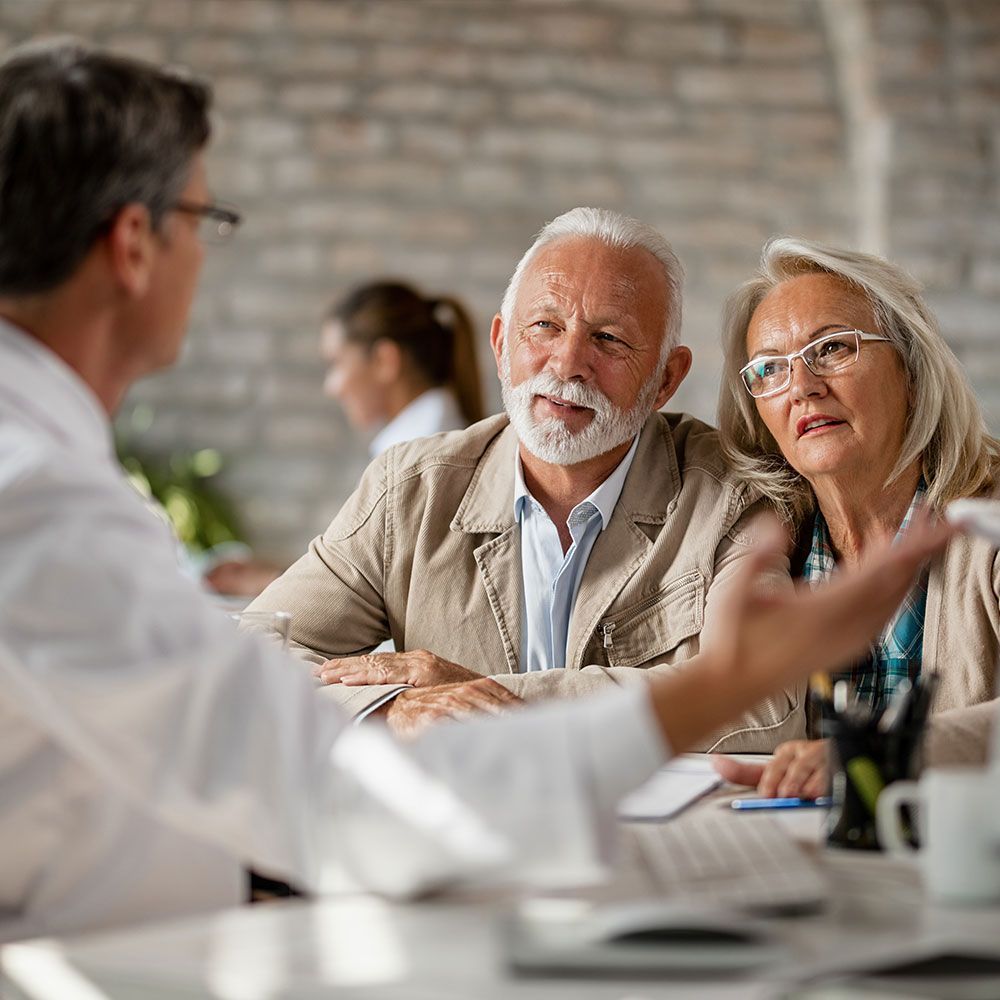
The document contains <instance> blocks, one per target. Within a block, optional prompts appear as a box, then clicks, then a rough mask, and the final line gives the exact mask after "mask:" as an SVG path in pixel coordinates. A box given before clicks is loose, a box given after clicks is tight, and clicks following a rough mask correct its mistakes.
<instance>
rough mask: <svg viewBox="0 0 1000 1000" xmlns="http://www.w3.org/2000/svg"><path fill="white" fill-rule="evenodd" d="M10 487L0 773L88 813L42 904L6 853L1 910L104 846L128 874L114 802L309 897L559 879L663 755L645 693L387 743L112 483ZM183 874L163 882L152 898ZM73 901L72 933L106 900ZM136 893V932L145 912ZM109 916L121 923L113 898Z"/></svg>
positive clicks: (69, 882) (64, 891) (125, 831)
mask: <svg viewBox="0 0 1000 1000" xmlns="http://www.w3.org/2000/svg"><path fill="white" fill-rule="evenodd" d="M50 471H51V470H50ZM23 485H24V486H25V487H26V488H25V489H24V490H23V491H22V492H21V493H20V494H19V493H18V491H17V490H16V489H15V490H12V491H8V493H7V494H6V496H5V497H4V515H5V523H6V524H7V525H8V528H7V529H5V530H4V531H2V532H0V637H2V640H3V644H4V647H5V650H4V651H3V655H2V656H0V675H2V678H3V679H2V682H0V724H2V725H3V726H4V735H5V739H6V743H5V747H6V749H4V750H3V751H2V752H3V755H4V756H3V759H0V765H3V766H7V765H11V766H14V765H16V767H17V768H20V770H19V771H18V773H17V775H16V777H17V779H18V780H19V781H23V782H26V783H27V784H28V786H29V787H31V786H37V789H38V794H39V795H48V796H49V802H48V803H47V804H46V805H45V809H50V810H51V809H55V813H54V814H55V815H57V816H58V815H59V810H60V809H63V810H65V809H66V808H68V805H67V803H69V802H70V801H72V802H74V803H76V804H77V805H78V804H79V803H80V802H85V803H86V806H87V808H86V809H85V810H83V811H82V812H77V813H75V814H74V816H75V817H76V819H74V823H78V822H79V817H80V816H84V817H89V821H90V822H91V823H92V824H93V827H92V828H90V827H84V826H80V825H76V826H72V825H70V826H69V827H68V826H67V822H66V820H67V817H66V815H63V817H62V820H63V822H62V827H64V828H65V829H64V831H63V833H62V834H60V836H59V837H56V838H55V839H53V840H52V841H51V851H50V853H49V856H48V857H47V858H43V859H41V860H40V862H39V871H43V870H44V871H45V877H46V878H47V879H49V880H50V883H51V880H52V879H56V880H57V881H59V885H60V891H59V892H52V893H51V894H50V895H48V896H46V897H45V898H41V899H39V898H36V899H34V900H25V899H12V898H9V897H8V898H4V882H5V879H6V878H7V877H8V875H11V874H12V873H13V871H14V869H15V868H16V867H17V865H18V859H17V857H16V856H14V852H5V853H6V854H7V855H8V857H7V860H6V862H5V863H0V908H2V905H4V904H6V905H8V906H15V907H16V906H35V907H36V908H44V907H46V906H49V907H63V908H65V912H71V911H72V908H73V905H74V898H73V893H74V892H75V891H77V889H78V886H79V884H80V881H79V880H80V877H82V873H83V872H84V871H85V870H86V869H87V868H88V866H89V867H90V868H92V867H93V866H94V864H95V858H96V857H99V856H100V854H101V852H102V851H103V852H105V853H106V854H107V853H109V852H110V850H111V845H112V844H113V845H114V851H115V852H116V855H115V857H114V859H113V860H114V861H115V862H117V863H124V857H123V856H122V851H123V850H124V851H129V850H134V851H136V852H139V851H140V850H141V846H142V845H141V844H140V843H139V842H138V841H137V839H136V837H135V836H130V835H129V828H128V821H127V818H126V819H123V820H121V823H122V827H121V830H120V831H119V834H120V835H119V836H117V837H115V838H111V839H109V838H108V835H107V830H105V829H102V827H101V823H100V821H99V820H98V819H96V818H95V817H98V816H100V809H101V805H102V803H104V804H105V805H106V806H107V810H108V815H111V814H112V813H114V814H115V815H116V816H120V814H121V811H120V809H118V810H117V811H115V809H114V808H112V807H113V805H114V804H115V803H121V802H125V803H127V804H128V806H129V808H130V810H131V812H132V814H138V813H141V814H143V815H145V816H147V817H150V818H152V819H155V820H156V821H157V822H159V823H161V824H163V825H164V826H165V827H166V828H168V829H169V828H172V829H174V830H176V831H178V832H179V833H181V834H183V835H184V836H185V837H188V838H191V839H193V840H198V841H201V842H205V843H207V844H210V845H213V846H214V847H216V848H219V849H222V850H224V851H225V852H226V853H227V854H228V855H230V856H231V857H233V858H235V859H237V860H238V861H239V862H240V863H243V864H245V865H247V866H253V867H257V868H259V869H261V870H264V871H266V872H268V873H269V874H274V875H281V876H283V877H285V878H287V879H289V880H291V881H293V882H296V883H298V884H299V885H301V886H303V887H305V888H312V887H322V886H323V885H326V884H329V877H330V874H331V873H332V872H336V871H343V870H344V869H345V868H347V869H349V870H350V872H351V874H352V876H353V878H354V879H355V880H356V881H358V882H360V883H362V884H364V885H367V886H370V887H373V888H380V889H384V890H387V891H391V892H396V893H405V892H409V891H413V890H415V889H420V888H424V887H426V886H428V885H432V884H436V883H438V882H442V881H449V880H451V879H454V878H456V877H461V876H463V875H468V874H470V873H473V872H476V873H482V872H484V871H490V872H494V873H504V874H505V875H508V876H509V875H515V876H517V877H525V878H536V877H538V876H539V875H541V874H545V875H547V876H548V877H550V878H552V877H554V878H557V879H560V880H566V879H575V878H579V877H582V876H583V875H584V874H585V873H586V872H588V871H592V870H593V868H594V866H595V865H596V864H597V863H598V862H599V861H600V859H601V858H602V856H603V854H604V850H605V848H606V837H605V834H606V832H607V829H608V826H609V824H610V823H611V822H612V820H613V816H614V807H615V805H616V803H617V801H618V800H619V799H620V798H621V796H622V795H624V794H625V792H627V791H629V790H630V789H631V788H633V787H634V786H636V785H637V784H639V783H640V782H641V781H642V780H644V779H645V778H646V777H647V776H648V775H649V774H650V773H651V772H652V771H653V770H654V769H655V768H656V766H657V765H658V764H659V763H661V762H662V761H663V759H664V758H665V756H666V748H665V746H664V745H663V743H662V740H661V738H660V736H659V735H658V732H657V729H656V727H655V724H654V722H653V719H652V715H651V709H650V707H649V704H648V702H647V701H646V698H647V695H646V693H645V691H644V689H636V690H622V691H617V692H613V693H611V694H609V695H605V696H602V697H601V698H600V699H595V700H593V701H589V702H573V703H562V704H549V705H543V706H539V707H537V708H531V709H526V710H523V711H518V712H514V713H511V714H510V715H508V716H506V717H503V718H501V719H496V720H481V721H475V722H470V723H467V724H463V725H461V726H459V725H446V726H440V727H438V728H436V729H433V730H431V731H429V732H428V734H427V735H426V737H425V738H424V739H422V740H420V741H418V742H417V743H416V744H413V745H410V746H407V747H405V748H401V747H400V746H399V745H398V744H396V743H395V742H394V741H393V740H391V739H390V738H389V737H388V736H387V734H386V733H385V732H384V730H383V728H382V727H381V726H380V725H378V724H375V723H368V724H366V725H365V726H362V727H352V726H350V725H349V724H348V721H347V720H346V718H345V717H344V716H343V714H342V713H341V712H340V711H339V710H338V709H337V708H336V706H335V705H332V704H331V703H329V702H326V701H323V700H321V699H318V698H317V697H316V694H315V689H314V684H313V681H312V678H311V677H310V675H309V673H308V669H307V666H306V665H304V664H302V663H301V662H299V661H296V660H293V659H291V658H286V657H284V656H282V655H281V654H279V653H278V652H277V651H276V650H274V649H272V648H271V647H269V646H267V645H264V644H260V643H259V640H258V639H257V637H255V636H253V635H249V634H240V633H237V632H236V631H235V629H234V628H233V626H232V624H231V623H230V622H229V621H227V620H226V618H225V617H224V616H223V615H222V614H221V612H218V611H217V610H215V609H213V608H212V607H211V606H210V605H209V604H208V602H207V599H206V598H205V596H204V595H203V594H202V593H201V592H200V591H199V590H198V589H197V587H196V586H195V585H194V584H192V583H191V582H190V581H188V580H186V579H184V578H183V577H181V576H180V574H179V573H178V571H177V567H176V564H175V562H174V558H173V550H172V547H171V544H170V539H169V537H168V535H167V534H166V532H165V531H164V529H163V526H162V525H160V524H159V523H158V522H156V520H155V519H154V518H152V516H151V515H150V514H149V513H148V512H147V511H146V510H145V509H144V508H143V507H142V505H141V504H140V503H139V502H138V501H136V500H135V498H133V497H131V496H130V495H129V494H128V492H127V488H126V487H124V485H123V484H120V483H114V482H111V483H109V482H107V481H105V480H104V479H103V478H101V477H94V478H92V479H90V480H86V481H81V480H80V479H79V478H74V477H72V476H69V477H67V478H66V479H65V480H64V479H62V478H61V477H60V476H59V475H58V474H57V475H56V476H55V477H54V478H52V477H42V478H41V479H40V480H38V481H37V482H32V483H30V484H28V483H25V484H23ZM29 485H30V487H31V488H27V487H28V486H29ZM19 500H20V502H19ZM40 740H44V741H46V742H47V744H48V745H49V746H51V747H52V748H57V749H58V751H59V753H60V754H61V755H62V756H61V760H62V763H61V764H60V765H59V767H58V768H56V769H55V770H53V767H52V766H50V765H51V762H50V763H49V764H45V766H42V763H40V762H39V758H38V756H37V755H34V754H33V753H29V752H28V751H29V750H30V749H31V748H32V747H35V746H37V745H38V744H39V741H40ZM18 741H20V744H19V743H18ZM19 747H20V749H19ZM22 751H23V752H22ZM7 773H8V775H9V774H10V773H11V772H10V771H9V770H8V772H7ZM56 777H58V780H56ZM407 789H409V791H408V792H407ZM415 789H421V790H422V791H421V794H420V795H419V796H417V797H415V795H414V790H415ZM116 808H117V807H116ZM38 811H39V812H41V811H43V810H38ZM24 815H25V817H28V816H29V815H31V813H30V811H29V812H25V813H24ZM18 822H19V820H18V819H17V816H16V815H15V816H8V817H6V820H5V822H4V823H3V824H0V825H2V826H3V829H4V842H5V843H8V844H12V843H18V842H22V841H23V840H26V839H30V838H31V837H32V836H33V831H32V830H30V829H27V828H25V829H20V830H18V829H15V828H14V827H16V826H17V823H18ZM11 823H13V824H14V827H11ZM34 834H35V835H36V836H38V838H39V842H41V838H40V835H39V834H38V831H34ZM48 842H49V841H45V843H48ZM123 845H124V847H123ZM8 869H9V871H8V872H7V875H5V870H8ZM178 870H181V871H183V866H182V865H178V866H173V865H171V866H169V867H167V868H165V869H164V870H163V871H162V873H159V874H160V875H162V879H161V883H162V888H163V891H167V889H168V888H171V889H173V888H175V886H174V885H173V883H176V881H177V879H178V874H177V872H178ZM60 873H61V875H60ZM62 876H64V877H62ZM60 879H61V880H60ZM27 881H28V882H30V881H31V880H30V879H29V880H27ZM89 891H90V895H89V896H88V897H87V904H86V906H84V907H78V908H77V911H75V912H80V913H81V915H80V917H79V921H78V923H79V925H80V926H87V919H86V916H87V915H86V913H83V912H82V910H85V909H87V907H90V908H92V909H94V910H99V909H100V907H101V906H102V905H103V904H104V903H105V902H106V901H102V899H101V898H100V891H101V887H100V885H99V884H98V885H97V886H96V888H95V887H94V886H91V888H90V890H89ZM119 891H121V892H127V888H119ZM155 897H156V894H155V893H153V896H152V898H155ZM149 898H150V897H149V896H147V897H145V899H146V901H145V902H144V903H143V907H145V908H144V909H142V910H141V911H140V912H136V913H134V914H133V916H135V917H142V916H155V915H156V913H155V911H154V912H149V910H148V905H149V904H148V899H149ZM217 905H221V904H217ZM116 907H117V908H116V909H115V911H114V912H115V913H116V914H117V915H118V918H119V919H120V918H122V917H125V916H127V915H128V900H127V899H126V900H124V901H122V900H120V899H119V900H118V901H117V902H116ZM96 916H97V914H96V912H95V914H94V919H95V921H96ZM0 933H2V931H0Z"/></svg>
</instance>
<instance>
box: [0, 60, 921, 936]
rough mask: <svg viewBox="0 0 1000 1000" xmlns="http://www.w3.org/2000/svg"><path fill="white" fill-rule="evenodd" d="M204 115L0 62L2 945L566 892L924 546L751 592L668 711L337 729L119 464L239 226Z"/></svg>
mask: <svg viewBox="0 0 1000 1000" xmlns="http://www.w3.org/2000/svg"><path fill="white" fill-rule="evenodd" d="M208 103H209V97H208V92H207V90H206V89H205V88H204V87H203V86H201V85H199V84H197V83H194V82H191V81H190V80H187V79H183V78H180V77H178V76H176V75H174V74H172V73H169V72H166V71H163V70H160V69H157V68H156V67H153V66H150V65H146V64H143V63H139V62H134V61H131V60H127V59H123V58H120V57H115V56H110V55H105V54H102V53H100V52H94V51H90V50H87V49H86V48H83V47H81V46H79V45H74V44H69V43H59V44H55V45H49V46H41V47H32V48H29V49H23V50H20V51H16V52H14V53H11V54H10V55H9V56H8V58H7V59H6V60H5V61H4V62H3V63H2V64H0V318H2V319H0V734H2V735H0V803H2V805H0V843H2V844H3V851H0V939H9V938H13V937H16V936H20V935H25V934H31V933H58V932H65V931H68V930H74V929H82V928H88V927H95V926H98V925H102V924H114V923H123V922H126V921H130V920H136V919H143V918H149V917H154V916H162V915H166V914H171V913H180V912H186V911H191V910H195V909H204V908H206V907H215V906H222V905H226V904H229V903H234V902H236V901H237V900H239V899H240V898H241V893H242V874H241V869H242V867H243V866H244V865H247V866H253V867H256V868H258V869H262V870H264V871H267V872H269V873H274V874H277V875H280V876H283V877H285V878H287V879H290V880H294V881H295V882H297V883H299V884H300V885H302V886H303V887H304V888H307V889H308V888H316V887H322V885H323V884H324V882H323V875H324V873H325V872H326V871H328V870H329V869H330V867H331V866H332V865H334V864H335V863H337V862H340V863H342V864H345V865H349V866H350V867H351V868H352V869H353V871H354V874H355V875H356V876H358V877H360V878H361V879H362V880H363V881H364V882H365V883H367V884H369V885H374V886H377V887H379V888H384V889H387V890H392V891H397V892H398V891H407V890H411V889H414V888H416V887H419V886H421V885H426V884H428V883H438V882H440V881H441V880H442V879H444V878H448V877H453V876H455V875H456V874H461V873H462V872H463V871H467V870H476V871H479V872H482V870H483V868H484V866H492V867H494V868H498V869H500V870H506V871H507V872H508V873H511V872H513V873H517V874H530V873H531V872H532V870H536V871H537V870H542V871H544V872H546V874H547V875H549V876H552V875H554V874H560V875H562V876H564V877H567V876H572V875H573V874H574V873H576V872H579V871H580V868H581V866H590V865H591V864H592V863H593V860H594V858H595V855H596V854H597V848H598V846H599V843H600V836H599V834H600V830H601V825H602V822H606V821H607V820H609V819H610V817H611V816H612V815H613V809H614V805H615V803H616V801H617V799H618V798H619V797H620V796H621V794H622V793H623V792H625V791H626V790H627V789H629V788H630V787H632V786H634V785H635V784H637V783H638V782H639V781H641V780H643V779H644V778H645V777H646V776H647V775H648V774H649V773H650V772H651V770H652V769H653V768H655V767H656V766H657V764H658V763H660V762H661V761H662V760H663V758H664V756H665V754H666V752H667V749H668V746H669V747H673V748H675V749H679V748H683V747H685V746H688V745H690V743H691V742H692V741H693V740H695V739H697V738H698V737H699V736H701V735H702V734H703V733H705V732H707V731H708V730H709V729H711V728H712V727H713V726H715V725H717V724H718V723H720V722H721V721H723V720H724V719H725V718H728V717H731V716H733V715H736V714H738V713H739V712H740V711H742V710H743V709H744V708H746V707H747V706H748V705H750V704H752V703H754V702H755V701H757V700H758V699H759V698H761V697H762V696H763V695H764V694H765V693H766V692H767V691H768V690H770V689H771V688H773V687H775V686H779V685H781V684H784V683H787V682H789V681H791V680H794V679H795V678H796V677H798V676H799V675H800V674H801V672H802V670H803V663H804V662H807V663H810V665H811V666H812V667H822V666H824V665H833V664H834V663H836V662H838V661H839V660H841V659H842V658H843V656H844V654H845V653H846V652H847V651H848V650H851V649H853V648H854V647H856V646H857V645H859V644H860V643H862V642H863V640H864V639H865V638H866V636H867V635H868V634H869V633H873V632H874V631H875V629H876V628H877V626H878V625H879V624H880V623H881V621H882V620H883V619H884V618H886V617H888V614H889V613H890V611H891V610H892V609H893V608H894V607H895V604H896V602H897V601H898V599H899V597H901V596H902V594H903V593H904V591H905V589H906V587H907V584H908V579H909V576H910V574H911V572H912V570H913V569H914V567H915V566H916V563H917V561H918V559H919V557H920V556H921V554H923V553H924V552H926V551H929V548H930V546H931V545H932V544H933V539H930V538H927V537H925V538H923V539H920V538H919V537H918V536H919V532H918V533H916V534H911V536H909V538H910V539H911V540H910V541H909V542H908V543H907V545H906V546H905V547H902V548H901V550H899V551H897V552H896V553H895V554H894V555H893V556H892V557H890V558H887V559H886V560H884V562H883V565H882V566H881V567H880V568H879V569H878V570H872V571H870V572H868V574H867V575H866V576H860V577H859V578H858V579H856V580H855V581H854V586H853V588H852V587H851V586H843V585H841V586H839V587H828V588H826V589H825V590H824V591H822V592H820V593H817V594H814V595H811V596H809V597H807V598H802V599H800V600H797V601H784V602H775V601H772V602H761V601H758V600H755V599H754V598H753V597H751V596H750V588H749V582H750V581H749V576H750V575H751V574H750V573H749V572H748V573H747V574H746V575H747V579H746V580H745V581H743V585H742V586H735V587H734V588H733V591H732V596H731V606H730V621H731V623H732V628H731V629H730V630H728V632H727V633H726V635H725V636H724V637H723V639H724V641H722V642H720V644H719V645H718V647H717V648H716V649H715V650H714V651H713V653H712V654H711V655H705V656H702V657H701V662H700V663H699V664H698V665H697V666H698V669H695V668H694V667H693V668H692V669H689V670H687V671H685V672H684V673H683V674H682V675H681V676H678V677H675V678H671V679H669V680H665V681H663V682H659V683H656V684H653V685H650V686H649V688H648V689H645V688H644V689H641V690H635V691H618V692H613V693H611V694H609V695H607V696H604V697H602V698H601V699H600V700H595V701H593V702H589V703H578V704H572V705H570V704H565V705H553V706H549V707H547V708H546V709H545V710H540V711H538V712H537V713H536V712H533V711H530V710H527V711H524V712H521V713H515V714H513V715H512V716H510V717H509V718H507V719H504V720H500V721H498V722H494V723H490V722H483V723H476V724H470V725H469V727H468V728H467V729H463V728H460V727H454V728H453V727H439V728H438V730H436V731H432V732H430V733H429V734H428V735H427V737H426V738H425V739H424V740H422V741H420V742H419V743H418V744H416V745H414V746H413V747H412V748H410V749H409V750H408V751H407V753H406V754H404V753H403V752H401V751H400V750H399V749H398V748H397V747H396V746H395V744H393V742H392V741H391V740H390V739H388V738H387V737H386V735H385V734H384V732H383V731H382V730H381V729H380V728H379V727H360V728H354V727H350V726H347V725H346V721H345V719H344V717H343V716H342V714H341V713H340V712H339V711H338V710H337V709H336V708H335V707H334V706H333V705H330V704H326V703H323V702H320V701H319V700H318V699H317V698H316V696H315V691H314V688H313V684H312V682H311V680H310V678H309V677H308V676H307V675H306V673H305V670H304V668H303V667H302V665H301V664H299V663H296V662H295V661H291V660H288V659H286V658H284V657H283V656H281V655H280V654H279V653H277V652H276V651H274V650H271V649H270V648H269V647H267V646H265V645H259V644H258V643H257V641H256V638H255V637H254V636H252V635H246V634H243V635H239V634H235V633H234V632H233V631H232V630H231V629H230V628H229V627H228V623H227V622H226V621H225V619H224V618H223V617H222V616H220V615H219V614H218V612H216V611H214V610H213V609H212V608H211V607H209V606H208V605H207V604H206V603H205V602H204V599H203V597H202V595H201V593H200V592H199V591H198V590H197V589H196V588H195V586H194V585H193V584H192V583H190V582H189V581H187V580H185V579H184V578H183V577H181V576H180V575H179V573H178V572H177V568H176V564H175V562H174V557H173V546H172V542H171V539H170V538H169V537H168V535H167V533H166V532H165V530H164V528H163V527H162V525H161V524H160V522H159V521H157V520H156V519H155V518H154V517H153V516H152V515H151V514H150V513H149V512H148V511H147V509H146V507H145V506H144V504H143V503H142V502H141V501H140V499H139V498H138V497H136V496H135V495H134V493H132V492H131V490H130V487H129V486H128V484H127V482H126V481H125V479H124V477H123V476H122V474H121V472H120V470H119V469H118V467H117V465H116V462H115V458H114V453H113V450H112V446H111V434H110V425H109V417H110V415H111V414H112V413H113V412H114V410H115V408H116V407H117V405H118V404H119V402H120V400H121V398H122V396H123V394H124V393H125V391H126V389H127V388H128V386H129V385H130V384H131V382H132V381H133V380H134V379H136V378H138V377H139V376H141V375H143V374H145V373H146V372H149V371H152V370H154V369H156V368H160V367H162V366H163V365H166V364H169V363H170V362H171V361H172V360H173V359H174V357H175V356H176V354H177V350H178V347H179V345H180V343H181V339H182V337H183V333H184V325H185V322H186V319H187V311H188V307H189V305H190V301H191V296H192V294H193V292H194V288H195V285H196V283H197V278H198V272H199V269H200V266H201V262H202V256H203V252H204V250H203V246H202V243H201V240H200V239H199V235H198V229H199V226H200V225H202V224H203V223H207V224H209V225H212V226H214V227H216V228H217V229H218V230H219V231H220V232H221V231H223V230H225V229H226V228H227V227H228V228H231V227H232V226H233V225H235V223H236V222H237V221H238V220H237V219H236V217H235V216H233V215H231V214H227V213H226V212H225V211H223V210H220V209H219V208H218V207H216V206H214V205H213V204H212V202H211V196H210V193H209V191H208V188H207V186H206V181H205V176H204V168H203V165H202V160H201V154H202V150H203V147H204V144H205V142H206V140H207V137H208V133H209V128H208V120H207V110H208ZM219 227H221V229H220V228H219ZM821 623H825V626H826V628H827V629H828V630H829V635H826V634H825V633H823V634H822V638H823V640H824V641H823V642H821V643H820V644H819V645H818V646H817V645H816V639H817V636H818V635H820V634H821V628H820V625H821ZM814 647H815V652H814V653H813V650H814ZM512 746H514V747H518V748H519V749H520V750H521V751H523V752H522V753H515V754H512V753H511V752H510V748H511V747H512ZM373 792H374V794H373ZM414 803H416V805H415V806H414Z"/></svg>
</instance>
